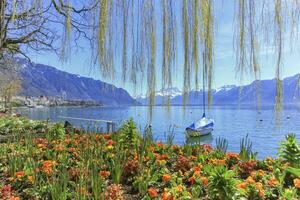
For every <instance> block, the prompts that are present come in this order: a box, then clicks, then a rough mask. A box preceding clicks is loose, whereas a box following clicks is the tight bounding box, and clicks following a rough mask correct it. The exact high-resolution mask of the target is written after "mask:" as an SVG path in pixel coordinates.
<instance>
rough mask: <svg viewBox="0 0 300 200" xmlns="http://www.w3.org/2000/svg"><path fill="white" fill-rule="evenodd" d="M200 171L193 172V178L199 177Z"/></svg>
mask: <svg viewBox="0 0 300 200" xmlns="http://www.w3.org/2000/svg"><path fill="white" fill-rule="evenodd" d="M200 173H201V172H200V171H195V172H194V175H193V176H200Z"/></svg>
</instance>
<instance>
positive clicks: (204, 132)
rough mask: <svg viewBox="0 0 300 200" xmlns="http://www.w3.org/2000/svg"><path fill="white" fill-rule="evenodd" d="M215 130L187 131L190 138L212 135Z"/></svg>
mask: <svg viewBox="0 0 300 200" xmlns="http://www.w3.org/2000/svg"><path fill="white" fill-rule="evenodd" d="M212 131H213V128H204V129H196V130H195V129H186V134H187V136H189V137H199V136H205V135H209V134H211V132H212Z"/></svg>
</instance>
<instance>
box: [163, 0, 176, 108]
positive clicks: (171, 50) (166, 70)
mask: <svg viewBox="0 0 300 200" xmlns="http://www.w3.org/2000/svg"><path fill="white" fill-rule="evenodd" d="M162 9H163V15H162V18H163V54H162V91H163V93H164V96H167V105H170V103H171V94H170V92H167V91H166V89H167V88H171V87H172V69H174V66H173V65H174V64H175V48H176V47H175V43H176V39H175V34H176V33H175V25H174V20H173V17H174V14H173V8H172V2H171V0H162ZM166 92H167V93H166ZM164 103H165V99H163V104H164Z"/></svg>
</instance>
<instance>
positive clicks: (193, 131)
mask: <svg viewBox="0 0 300 200" xmlns="http://www.w3.org/2000/svg"><path fill="white" fill-rule="evenodd" d="M185 130H186V134H187V135H188V136H189V137H199V136H204V135H209V134H211V132H212V131H213V130H214V120H213V119H210V118H207V117H206V116H205V113H204V114H203V116H202V118H201V119H200V120H199V121H197V122H195V123H192V124H191V125H190V126H188V127H186V129H185Z"/></svg>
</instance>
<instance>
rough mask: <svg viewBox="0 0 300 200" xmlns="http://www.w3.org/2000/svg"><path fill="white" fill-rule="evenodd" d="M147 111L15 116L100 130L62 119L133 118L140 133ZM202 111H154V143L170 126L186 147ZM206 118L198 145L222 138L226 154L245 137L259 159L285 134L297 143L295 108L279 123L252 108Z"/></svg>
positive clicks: (299, 118)
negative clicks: (207, 132) (208, 127)
mask: <svg viewBox="0 0 300 200" xmlns="http://www.w3.org/2000/svg"><path fill="white" fill-rule="evenodd" d="M148 110H149V108H148V107H143V106H137V107H55V108H30V109H29V108H19V109H17V112H19V113H21V114H22V115H25V116H28V117H29V118H31V119H39V120H46V119H50V120H51V121H61V122H64V121H65V120H68V121H70V122H71V123H72V124H74V125H76V126H84V127H85V128H87V126H88V127H94V126H97V127H101V126H103V127H104V128H103V130H105V129H106V125H104V124H103V123H99V124H98V123H97V124H95V123H91V122H86V121H80V120H70V119H64V118H61V117H74V118H88V119H104V120H113V121H115V122H116V123H117V124H121V123H122V122H123V121H124V120H126V119H129V118H130V117H132V118H133V119H134V120H135V121H136V122H137V124H138V127H139V128H141V129H142V130H143V129H144V127H145V125H146V124H148V123H149V112H148ZM202 112H203V111H202V108H201V107H200V106H199V107H198V106H190V107H189V106H187V107H186V108H185V109H184V108H183V107H181V106H173V107H171V108H170V109H169V110H168V109H167V108H165V107H154V109H153V114H152V121H151V124H152V127H153V134H154V137H155V139H157V140H160V141H164V140H165V138H166V136H165V135H166V133H168V132H169V129H170V126H172V125H173V126H174V125H175V127H174V134H175V138H174V143H176V144H180V145H182V144H184V143H186V137H185V133H184V129H185V127H186V126H187V125H189V124H191V123H192V122H194V121H196V120H197V119H200V118H201V116H202ZM207 116H209V117H211V118H213V119H214V120H215V129H214V131H213V133H212V135H211V136H205V137H202V138H201V142H203V143H209V144H212V145H215V139H216V138H218V137H223V138H226V139H227V140H228V151H233V152H239V148H240V140H241V139H242V138H243V137H245V136H246V135H247V134H248V136H249V138H250V140H251V141H252V143H253V150H254V151H256V152H258V153H259V154H258V157H259V158H264V157H266V156H276V153H277V149H278V145H279V142H280V141H282V140H283V139H284V137H285V134H287V133H294V134H296V137H297V138H298V139H300V111H299V110H298V109H297V108H291V109H285V110H284V111H283V112H282V114H281V117H280V120H275V118H276V117H275V113H274V110H273V109H272V108H264V109H262V110H261V111H260V112H258V111H257V110H255V109H253V108H239V109H238V108H232V107H212V108H211V109H210V110H209V111H208V112H207Z"/></svg>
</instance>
